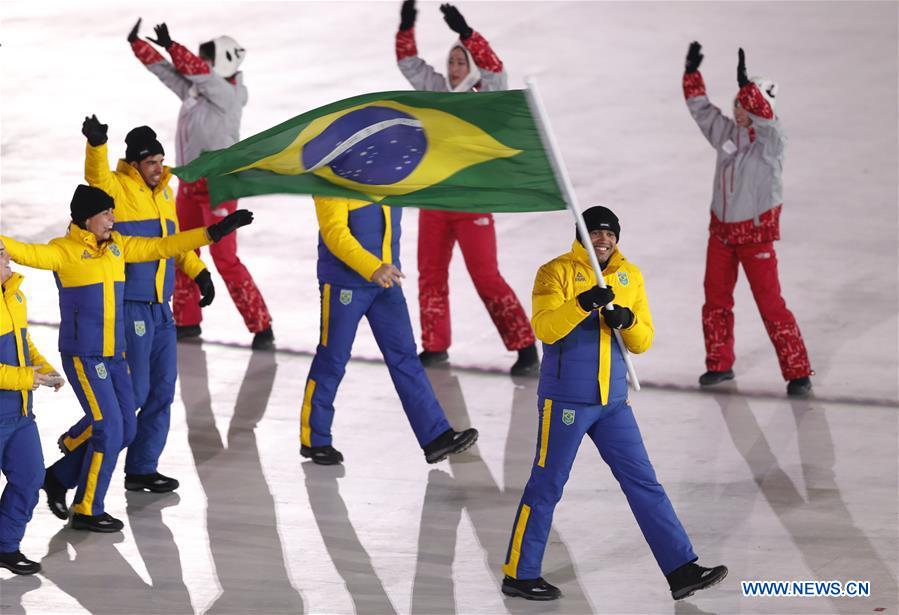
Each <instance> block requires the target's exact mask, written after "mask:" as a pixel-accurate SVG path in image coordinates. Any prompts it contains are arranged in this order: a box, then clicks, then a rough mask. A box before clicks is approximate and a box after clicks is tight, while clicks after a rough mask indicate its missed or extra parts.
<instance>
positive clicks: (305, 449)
mask: <svg viewBox="0 0 899 615" xmlns="http://www.w3.org/2000/svg"><path fill="white" fill-rule="evenodd" d="M300 455H302V456H303V457H306V458H308V459H311V460H312V462H313V463H317V464H318V465H320V466H334V465H337V464H338V463H341V462H342V461H343V453H341V452H340V451H338V450H337V449H336V448H334V447H333V446H331V445H330V444H328V445H325V446H305V445H300Z"/></svg>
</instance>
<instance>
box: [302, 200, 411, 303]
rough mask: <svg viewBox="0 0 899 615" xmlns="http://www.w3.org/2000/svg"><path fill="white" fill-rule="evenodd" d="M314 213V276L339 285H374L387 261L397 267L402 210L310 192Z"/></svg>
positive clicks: (398, 265) (398, 266)
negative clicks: (316, 239) (315, 245)
mask: <svg viewBox="0 0 899 615" xmlns="http://www.w3.org/2000/svg"><path fill="white" fill-rule="evenodd" d="M313 199H314V200H315V215H316V216H317V217H318V226H319V236H318V279H319V280H321V281H322V282H327V283H329V284H340V285H343V286H374V285H375V283H374V282H372V281H371V276H372V275H374V273H375V271H377V270H378V267H380V266H381V265H383V264H385V263H387V264H392V265H394V266H395V267H396V268H397V269H401V267H400V230H401V229H400V220H401V219H402V215H403V211H402V209H399V208H396V209H394V208H392V207H389V206H387V205H378V204H376V203H369V202H367V201H359V200H356V199H348V198H344V197H336V196H314V197H313Z"/></svg>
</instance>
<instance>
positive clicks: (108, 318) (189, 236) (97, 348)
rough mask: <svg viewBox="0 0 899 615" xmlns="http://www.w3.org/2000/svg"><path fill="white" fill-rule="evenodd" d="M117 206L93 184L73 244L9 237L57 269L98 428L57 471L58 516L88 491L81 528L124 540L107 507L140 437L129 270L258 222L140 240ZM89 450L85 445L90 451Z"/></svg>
mask: <svg viewBox="0 0 899 615" xmlns="http://www.w3.org/2000/svg"><path fill="white" fill-rule="evenodd" d="M114 207H115V201H113V199H112V197H110V196H109V195H108V194H106V193H105V192H103V191H102V190H100V189H99V188H94V187H91V186H84V185H82V186H78V187H77V188H76V189H75V194H74V195H73V197H72V203H71V216H72V223H71V224H70V225H69V232H68V234H67V235H66V236H65V237H59V238H56V239H53V240H52V241H51V242H50V243H49V244H47V245H37V244H25V243H21V242H18V241H14V240H12V239H9V238H7V237H0V240H2V241H3V242H4V244H5V245H6V249H7V251H8V252H9V255H10V258H11V259H12V260H14V261H15V262H17V263H21V264H23V265H27V266H29V267H35V268H37V269H50V270H52V271H53V272H54V273H55V277H56V284H57V286H58V288H59V311H60V319H61V323H60V327H59V351H60V353H61V354H62V363H63V369H64V370H65V373H66V376H67V377H68V380H69V382H70V383H72V386H73V387H74V389H75V394H76V396H77V397H78V401H79V402H80V403H81V407H82V409H83V410H84V413H85V415H86V416H87V417H88V419H89V420H90V427H89V428H88V429H85V430H83V431H82V432H81V433H80V434H79V438H81V439H83V440H86V441H87V442H86V443H82V442H72V443H69V444H68V446H67V448H68V450H69V452H68V454H65V455H64V456H63V458H62V459H60V460H59V461H57V462H56V463H55V464H54V465H53V466H51V467H50V468H48V469H47V473H46V477H45V479H44V489H45V491H46V492H47V502H48V504H49V505H50V509H51V510H52V511H53V513H54V514H55V515H57V516H58V517H61V518H65V517H66V515H67V513H68V510H67V508H66V505H65V490H66V489H67V488H69V487H72V486H75V485H77V486H78V490H77V492H76V494H75V503H74V505H73V507H72V513H73V514H72V519H71V527H72V528H73V529H80V530H91V531H95V532H115V531H118V530H120V529H122V527H123V524H122V522H121V521H119V520H118V519H115V518H114V517H112V516H111V515H109V514H108V513H107V512H105V510H104V505H103V500H104V497H105V495H106V490H107V488H108V487H109V479H110V478H111V476H112V472H113V470H114V469H115V463H116V460H117V459H118V455H119V451H120V450H121V449H122V448H124V447H125V446H128V444H130V442H131V441H132V440H133V439H134V434H135V431H136V420H135V415H134V412H135V410H136V408H135V403H134V390H133V385H132V383H131V375H130V373H129V372H128V364H127V363H126V362H125V358H124V350H125V335H124V326H125V314H124V311H125V310H124V286H125V263H136V262H146V261H158V260H160V259H165V258H169V257H171V256H175V255H176V254H181V253H184V252H188V251H190V250H194V249H196V248H199V247H201V246H205V245H208V244H209V243H210V242H211V241H218V240H219V239H221V238H222V237H224V236H225V235H227V234H228V233H231V232H233V231H234V230H235V229H237V228H238V227H240V226H243V225H245V224H249V223H250V222H252V220H253V215H252V213H250V212H249V211H246V210H239V211H237V212H235V213H233V214H231V215H230V216H228V217H226V218H224V219H223V220H222V221H221V222H218V223H216V224H214V225H211V226H209V227H207V228H201V229H194V230H191V231H186V232H183V233H177V234H174V235H169V236H168V237H161V238H160V237H131V236H125V235H121V234H120V233H118V232H117V231H114V230H113V225H114V224H115V216H114V215H113V208H114ZM82 444H84V445H83V446H82Z"/></svg>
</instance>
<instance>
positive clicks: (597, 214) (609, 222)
mask: <svg viewBox="0 0 899 615" xmlns="http://www.w3.org/2000/svg"><path fill="white" fill-rule="evenodd" d="M584 224H586V225H587V231H588V232H592V231H598V230H607V231H612V232H613V233H615V241H616V242H618V241H620V240H621V225H620V224H619V223H618V216H616V215H615V214H613V213H612V210H611V209H609V208H608V207H603V206H602V205H596V206H595V207H591V208H590V209H587V210H586V211H584ZM574 234H575V237H577V238H578V239H580V235H578V233H577V229H575V233H574Z"/></svg>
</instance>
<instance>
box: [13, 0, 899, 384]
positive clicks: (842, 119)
mask: <svg viewBox="0 0 899 615" xmlns="http://www.w3.org/2000/svg"><path fill="white" fill-rule="evenodd" d="M897 6H899V5H897V4H895V3H866V2H793V3H767V2H764V3H753V2H719V3H676V2H665V3H656V2H645V3H644V2H639V3H598V2H574V3H563V2H523V3H518V2H472V1H469V2H465V3H462V4H460V8H461V9H462V11H463V13H464V15H465V17H466V19H467V20H468V22H469V24H471V25H472V27H474V28H475V29H477V30H478V31H480V32H481V33H483V34H484V35H485V36H486V37H487V38H488V40H489V41H490V42H491V44H492V45H493V47H494V49H495V50H496V51H497V53H498V54H499V55H500V57H501V58H502V59H503V61H504V62H505V64H506V67H507V70H508V72H509V75H510V83H511V87H523V79H524V77H525V76H526V75H529V74H530V75H535V76H537V77H538V79H539V85H540V89H541V92H542V95H543V97H544V99H545V102H546V106H547V108H548V111H549V113H550V116H551V120H552V125H553V127H554V129H555V132H556V134H557V137H558V140H559V142H560V145H561V148H562V151H563V155H564V159H565V161H566V163H567V165H568V169H569V171H570V173H571V176H572V178H573V181H574V184H575V188H576V190H577V193H578V196H579V198H580V201H581V204H582V206H584V207H586V206H588V205H593V204H604V205H607V206H609V207H611V208H612V209H613V210H615V211H616V213H617V214H618V216H619V217H620V219H621V226H622V234H621V244H620V247H621V250H622V252H623V253H624V254H625V255H627V257H628V258H629V259H631V260H633V261H634V262H636V263H637V264H638V265H639V266H640V267H641V268H642V270H643V273H644V276H645V278H646V284H647V289H648V292H649V299H650V304H651V306H652V311H653V317H654V321H655V328H656V337H655V345H654V347H653V349H652V350H651V351H650V352H649V353H647V354H645V355H642V356H640V357H637V358H636V367H637V370H638V373H639V375H640V377H641V380H642V381H643V383H644V384H647V385H664V386H670V387H694V386H695V382H696V377H697V376H698V375H699V374H700V373H701V372H702V371H704V363H703V359H704V351H703V341H702V331H701V323H700V308H701V305H702V302H703V291H702V279H703V270H704V260H705V247H706V240H707V230H706V229H707V224H708V204H709V201H710V191H711V183H712V182H711V180H712V171H713V166H714V152H713V150H712V149H711V148H710V147H709V146H708V144H707V142H706V141H705V140H704V139H703V137H702V136H701V135H700V133H699V131H698V130H697V128H696V126H695V125H694V123H693V121H692V119H691V118H690V116H689V114H688V113H687V110H686V108H685V105H684V102H683V95H682V92H681V74H682V71H683V58H684V55H685V53H686V50H687V46H688V44H689V42H690V41H692V40H699V41H700V42H702V44H703V51H704V54H705V62H704V63H703V65H702V72H703V75H704V77H705V80H706V84H707V86H708V89H709V93H710V96H711V98H712V100H713V101H714V102H716V103H718V104H719V105H722V106H724V107H726V106H728V105H729V101H730V100H731V99H732V97H733V95H734V94H735V91H736V78H735V67H736V58H737V48H738V47H739V46H742V47H743V48H745V50H746V55H747V63H748V67H749V72H750V74H759V75H764V76H767V77H770V78H773V79H775V80H777V81H778V82H779V83H780V87H781V90H780V95H779V101H778V114H779V115H780V116H781V117H782V119H783V122H784V125H785V127H786V129H787V131H788V134H789V137H790V142H789V145H788V150H787V159H786V164H785V174H784V178H785V186H784V199H785V204H784V213H783V216H782V236H783V240H782V241H781V242H779V243H778V244H777V251H778V258H779V261H780V271H781V283H782V287H783V292H784V296H785V298H786V300H787V304H788V306H789V307H790V309H791V310H792V311H793V312H794V314H795V315H796V317H797V319H798V322H799V324H800V327H801V329H802V332H803V335H804V337H805V341H806V344H807V346H808V349H809V353H810V356H811V361H812V366H813V368H814V369H815V370H816V372H817V376H816V377H815V379H814V381H815V389H816V394H817V395H818V396H819V397H822V398H823V397H830V398H834V399H845V400H857V401H863V400H878V401H880V402H883V401H885V400H895V399H896V397H897V369H899V365H897V271H899V267H897ZM138 16H142V17H143V28H142V34H143V35H145V36H146V35H152V25H153V24H155V23H159V22H162V21H166V22H167V23H168V25H169V28H170V31H171V33H172V37H173V39H174V40H176V41H178V42H181V43H183V44H185V45H187V46H188V47H190V48H192V49H196V48H197V46H198V44H199V43H200V42H201V41H204V40H207V39H209V38H212V37H214V36H217V35H220V34H223V33H227V34H230V35H232V36H234V37H235V38H236V39H237V40H238V41H239V42H240V43H241V44H243V45H244V46H245V47H246V48H247V50H248V56H247V60H246V62H245V63H244V64H243V66H242V69H243V71H244V74H245V83H246V84H247V86H248V88H249V92H250V100H249V104H248V106H247V107H246V108H245V111H244V115H243V126H242V135H243V136H250V135H252V134H255V133H257V132H260V131H262V130H264V129H266V128H269V127H271V126H273V125H275V124H276V123H278V122H281V121H283V120H285V119H287V118H290V117H292V116H295V115H298V114H299V113H301V112H304V111H307V110H310V109H313V108H315V107H318V106H321V105H324V104H326V103H329V102H332V101H335V100H338V99H342V98H347V97H350V96H354V95H357V94H361V93H366V92H374V91H387V90H397V89H408V87H409V86H408V84H407V83H406V82H405V80H404V79H403V77H402V76H401V75H400V73H399V71H398V70H397V68H396V64H395V57H394V50H393V40H394V33H395V30H396V26H397V24H398V18H399V2H387V3H385V2H364V3H359V2H339V3H338V2H308V3H307V2H295V3H268V2H254V3H239V2H229V3H216V4H201V3H191V2H180V3H177V4H176V3H165V2H160V3H153V4H150V5H140V6H138V5H131V6H129V5H127V4H125V3H122V4H111V3H109V4H100V3H97V4H85V5H81V4H78V5H74V4H53V3H50V4H47V3H24V2H4V3H3V4H2V5H0V18H2V48H0V88H2V111H0V120H2V126H0V128H2V174H0V180H2V192H0V197H2V201H0V230H2V232H3V233H4V234H8V235H11V236H13V237H15V238H17V239H20V240H26V241H32V242H44V241H47V240H49V239H51V238H53V237H56V236H59V235H61V234H63V233H64V232H65V228H66V224H67V219H68V203H69V199H70V197H71V193H72V190H73V189H74V187H75V185H76V184H78V183H83V177H82V170H83V166H82V165H83V155H84V138H83V137H82V135H81V133H80V127H81V122H82V120H83V118H84V116H85V115H89V114H92V113H96V114H97V116H98V117H99V118H100V119H101V121H103V122H104V123H108V124H109V127H110V128H109V137H110V138H109V146H110V152H111V157H113V159H111V161H110V162H111V164H113V165H114V164H115V160H114V157H115V156H119V155H123V153H124V141H123V140H124V136H125V133H126V132H127V131H128V130H129V129H130V128H132V127H134V126H137V125H141V124H148V125H150V126H152V127H153V128H154V129H155V130H156V131H157V133H158V134H159V136H160V140H161V141H162V143H163V144H164V146H165V147H166V149H167V152H168V153H169V156H170V158H169V161H170V162H173V161H174V155H173V154H174V133H175V121H176V117H177V113H178V108H179V105H180V102H179V101H178V99H177V98H176V97H175V96H174V95H173V94H172V93H171V92H170V91H169V90H167V89H166V88H165V87H164V86H163V85H162V84H161V83H160V82H158V81H157V79H156V78H155V77H153V76H152V75H151V74H150V73H149V72H148V71H147V70H146V69H144V68H143V67H142V66H141V65H140V63H139V62H138V61H137V60H136V59H135V58H134V56H133V55H132V53H131V51H130V49H129V46H128V44H127V43H126V41H125V36H126V34H127V32H128V31H129V29H130V28H131V25H132V24H133V22H134V20H135V19H136V18H137V17H138ZM416 31H417V39H418V46H419V52H420V54H421V55H422V56H423V57H424V58H426V59H427V60H429V61H430V62H431V63H432V64H435V65H442V63H443V62H444V59H445V56H446V50H447V48H448V46H449V45H450V43H451V42H452V40H453V38H454V35H453V34H452V33H451V32H450V31H449V30H448V29H447V27H446V26H445V24H444V23H443V21H442V19H441V16H440V13H439V11H438V3H436V2H433V3H431V2H420V3H419V18H418V24H417V28H416ZM242 205H243V206H245V207H249V208H251V209H253V210H254V212H255V214H256V222H255V223H254V224H253V225H252V226H251V227H249V228H247V229H244V230H241V231H240V255H241V258H242V259H243V261H244V262H245V263H246V264H247V266H248V267H249V269H250V271H251V272H252V273H253V275H254V277H255V279H256V281H257V283H258V284H259V286H260V288H261V289H262V292H263V294H264V296H265V298H266V301H267V303H268V305H269V307H270V309H271V311H272V314H273V316H274V330H275V335H276V338H277V343H278V346H279V347H280V348H290V349H295V350H300V351H308V352H312V351H314V349H315V345H316V343H317V339H318V334H319V315H318V311H319V299H318V287H317V281H316V277H315V259H316V249H315V246H316V239H317V235H316V229H317V226H316V222H315V216H314V211H313V207H312V202H311V199H310V198H309V197H298V196H278V195H276V196H268V197H257V198H252V199H245V200H243V201H242ZM496 218H497V231H498V237H499V258H500V266H501V271H502V272H503V275H504V276H505V278H506V279H507V280H508V282H509V283H510V284H511V286H512V287H513V288H514V289H515V291H516V292H517V293H518V296H519V297H520V298H521V300H522V303H523V304H524V305H525V308H526V309H527V310H529V309H530V289H531V284H532V281H533V276H534V273H535V272H536V270H537V268H538V267H539V266H540V264H542V263H544V262H546V261H548V260H550V259H551V258H553V257H554V256H556V255H558V254H561V253H563V252H566V251H567V250H568V249H569V247H570V244H571V241H572V239H573V234H574V224H573V220H572V218H571V216H570V214H569V213H567V212H554V213H541V214H503V215H498V216H497V217H496ZM403 226H404V233H403V252H402V260H403V265H404V267H403V268H404V271H405V273H406V274H407V276H408V277H407V280H406V282H405V288H406V295H407V299H408V302H409V307H410V310H411V312H412V319H413V322H414V323H415V325H416V335H418V330H417V326H418V308H417V275H416V244H417V212H416V211H415V210H406V211H405V215H404V222H403ZM204 259H205V260H206V262H207V263H208V264H210V265H211V259H210V258H209V257H208V253H204ZM15 268H16V269H17V270H19V271H24V272H25V273H26V274H27V276H28V279H27V281H26V283H25V286H24V290H25V292H26V293H27V295H28V297H29V309H30V319H31V320H32V321H33V322H48V323H52V322H58V319H59V312H58V306H57V292H56V288H55V285H54V284H53V280H52V277H51V275H50V274H49V273H46V272H38V271H32V270H26V268H24V267H21V266H16V267H15ZM214 279H215V280H216V282H217V284H218V285H217V290H218V295H217V297H216V302H215V304H214V305H213V306H212V307H211V308H207V309H206V310H205V320H204V321H203V329H204V337H205V338H206V339H210V340H220V341H224V342H237V343H243V344H246V343H248V342H249V340H250V334H248V333H247V332H246V329H245V327H244V326H243V323H242V320H241V319H240V317H239V315H238V313H237V311H236V310H235V309H234V307H233V304H231V302H230V299H229V297H228V296H227V293H226V291H225V288H224V284H223V283H222V282H221V280H220V278H218V277H217V276H215V275H214ZM450 286H451V301H452V318H453V336H454V338H453V345H452V347H451V349H450V355H451V359H452V361H453V363H454V364H455V365H457V366H472V367H479V368H486V369H491V370H494V369H496V370H504V369H506V368H507V367H508V366H509V365H510V364H511V362H512V361H513V359H514V355H513V353H510V352H507V351H505V349H504V348H503V346H502V343H501V341H500V339H499V336H498V334H497V333H496V330H495V329H494V327H493V325H492V324H491V322H490V319H489V317H488V315H487V312H486V310H484V308H483V306H482V305H481V303H480V300H479V299H478V297H477V295H476V293H475V291H474V288H473V286H472V284H471V281H470V279H469V277H468V274H467V272H466V271H465V268H464V264H463V263H462V260H461V255H460V254H459V253H458V252H457V253H456V254H455V257H454V261H453V264H452V268H451V279H450ZM736 321H737V325H736V337H737V358H738V360H737V364H736V366H735V369H736V370H737V372H738V379H739V384H740V389H741V390H743V391H753V392H757V393H762V394H764V393H779V394H782V391H783V388H782V387H783V384H782V382H781V379H780V373H779V370H778V367H777V361H776V358H775V354H774V350H773V348H772V347H771V344H770V342H769V340H768V338H767V336H766V334H765V330H764V327H763V325H762V323H761V319H760V318H759V316H758V313H757V310H756V308H755V305H754V303H753V301H752V298H751V295H750V293H749V290H748V286H747V285H746V283H745V279H741V281H740V282H739V283H738V288H737V293H736ZM50 350H51V349H49V348H47V349H45V350H44V352H50ZM354 350H355V354H356V355H357V356H363V357H377V356H379V353H378V350H377V347H376V345H375V343H374V340H373V338H372V336H371V333H370V331H369V329H368V327H367V326H363V327H361V328H360V332H359V336H358V338H357V341H356V345H355V348H354ZM50 354H51V355H52V352H50ZM297 376H298V377H302V375H299V374H298V375H297ZM298 395H299V392H298Z"/></svg>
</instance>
